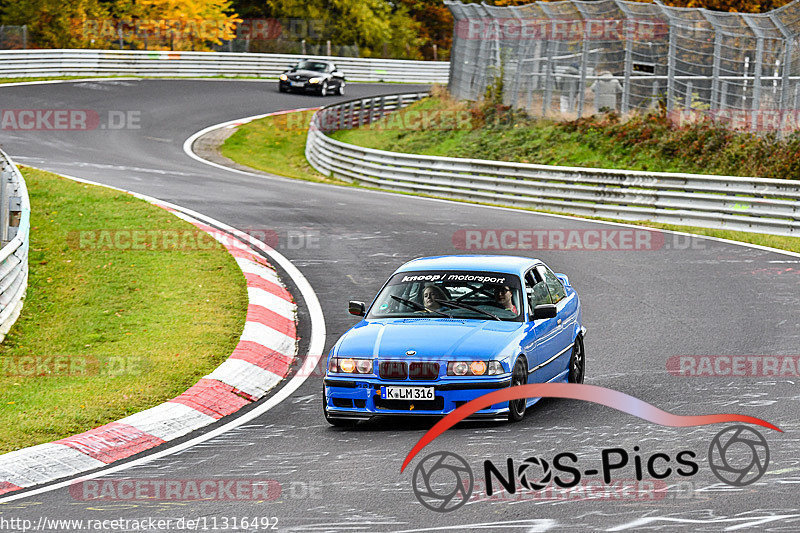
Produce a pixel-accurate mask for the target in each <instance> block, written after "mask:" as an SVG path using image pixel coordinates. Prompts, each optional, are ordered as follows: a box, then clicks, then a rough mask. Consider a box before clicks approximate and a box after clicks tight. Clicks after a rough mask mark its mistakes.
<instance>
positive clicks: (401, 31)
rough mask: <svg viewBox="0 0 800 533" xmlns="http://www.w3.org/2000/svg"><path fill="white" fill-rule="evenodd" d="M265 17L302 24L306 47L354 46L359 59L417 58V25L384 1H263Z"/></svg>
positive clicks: (405, 14) (402, 8)
mask: <svg viewBox="0 0 800 533" xmlns="http://www.w3.org/2000/svg"><path fill="white" fill-rule="evenodd" d="M266 5H267V8H268V12H269V15H270V16H272V17H275V18H288V19H299V20H303V21H305V23H306V30H305V34H304V35H298V37H299V38H304V39H305V40H306V41H307V42H308V43H310V44H324V43H325V41H328V40H330V41H331V42H332V43H334V44H347V45H349V44H355V45H357V46H358V49H359V53H360V55H362V56H365V57H369V56H377V55H381V54H383V53H384V52H386V53H388V54H389V55H393V56H397V55H401V56H408V55H409V54H410V55H412V56H414V55H419V52H418V47H419V44H420V43H421V39H420V38H419V37H418V33H419V29H420V28H419V24H417V23H416V22H415V21H414V20H413V19H412V18H411V17H410V16H409V15H408V11H407V10H406V8H405V7H403V6H402V5H395V4H391V3H389V2H388V1H385V0H266Z"/></svg>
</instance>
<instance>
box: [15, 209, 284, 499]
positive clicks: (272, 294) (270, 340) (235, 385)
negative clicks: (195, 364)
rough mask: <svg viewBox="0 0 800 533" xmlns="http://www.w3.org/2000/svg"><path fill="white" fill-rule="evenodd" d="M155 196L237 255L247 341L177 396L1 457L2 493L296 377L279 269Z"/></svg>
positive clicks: (163, 435) (155, 437)
mask: <svg viewBox="0 0 800 533" xmlns="http://www.w3.org/2000/svg"><path fill="white" fill-rule="evenodd" d="M137 196H140V195H137ZM146 199H147V198H146ZM148 200H150V201H151V202H152V203H154V204H155V205H158V206H159V207H162V208H164V209H167V210H169V211H170V212H172V213H173V214H174V215H175V216H177V217H179V218H182V219H184V220H186V221H187V222H189V223H191V224H193V225H194V226H196V227H197V228H199V229H201V230H203V231H205V232H207V233H209V234H210V235H211V236H212V237H214V238H215V239H216V240H217V241H219V242H220V243H221V244H222V245H223V246H224V247H225V248H226V249H227V250H228V252H230V253H231V255H233V256H234V258H235V259H236V262H237V264H238V265H239V267H240V268H241V270H242V273H243V274H244V276H245V279H246V282H247V294H248V298H249V305H248V308H247V317H246V321H245V326H244V331H243V333H242V335H241V338H240V340H239V344H238V345H237V346H236V348H235V349H234V351H233V353H232V354H231V355H230V357H229V358H228V360H226V361H225V362H224V363H222V364H221V365H220V366H218V367H217V368H216V369H215V370H214V371H213V372H212V373H211V374H209V375H207V376H205V377H203V378H202V379H200V381H198V382H197V383H196V384H195V385H194V386H192V387H191V388H190V389H189V390H187V391H186V392H184V393H183V394H181V395H180V396H177V397H176V398H173V399H171V400H169V401H167V402H165V403H162V404H160V405H157V406H155V407H152V408H150V409H147V410H145V411H142V412H140V413H136V414H134V415H131V416H128V417H126V418H123V419H121V420H118V421H116V422H111V423H109V424H105V425H103V426H100V427H97V428H94V429H92V430H89V431H86V432H84V433H81V434H78V435H73V436H71V437H67V438H64V439H60V440H57V441H55V442H50V443H46V444H40V445H37V446H32V447H30V448H24V449H22V450H17V451H14V452H11V453H7V454H4V455H0V494H4V493H8V492H12V491H15V490H20V489H23V488H28V487H32V486H35V485H41V484H43V483H48V482H50V481H53V480H56V479H60V478H63V477H67V476H74V475H76V474H80V473H81V472H86V471H89V470H93V469H95V468H99V467H102V466H104V465H107V464H109V463H112V462H114V461H118V460H120V459H125V458H127V457H130V456H132V455H135V454H137V453H139V452H142V451H145V450H148V449H150V448H153V447H155V446H158V445H160V444H163V443H165V442H168V441H170V440H174V439H177V438H179V437H182V436H184V435H186V434H188V433H190V432H192V431H194V430H196V429H199V428H202V427H204V426H207V425H209V424H212V423H214V422H216V421H217V420H219V419H220V418H222V417H223V416H226V415H229V414H232V413H235V412H236V411H238V410H239V409H241V408H242V407H244V406H245V405H248V404H250V403H252V402H254V401H257V400H258V399H259V398H262V397H263V396H264V395H265V394H266V393H267V392H268V391H269V390H271V389H272V388H274V387H275V386H276V385H277V384H278V383H280V382H281V381H282V380H283V379H284V378H285V377H286V376H287V375H288V373H289V370H290V368H291V366H292V363H293V362H294V359H295V356H296V355H297V340H298V339H297V330H296V325H295V316H296V313H297V306H296V305H295V303H294V300H293V298H292V295H291V294H289V291H287V290H286V287H285V286H284V285H283V284H282V283H281V281H280V279H279V278H278V275H277V274H276V272H275V269H274V268H272V267H271V266H270V264H269V263H268V262H267V261H266V259H264V258H263V257H262V256H260V255H258V254H256V253H254V252H253V251H252V250H251V249H250V248H249V247H248V246H246V245H245V244H243V243H242V242H241V241H239V240H238V239H236V238H234V237H233V236H232V235H231V233H228V232H225V231H220V230H218V229H216V228H214V227H212V226H210V225H208V224H205V223H203V222H200V221H199V220H197V219H195V218H192V217H191V216H188V215H186V214H184V213H182V212H179V211H176V210H175V209H172V208H171V207H169V206H167V205H163V204H161V203H159V202H157V201H152V199H148Z"/></svg>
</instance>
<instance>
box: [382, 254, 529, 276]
mask: <svg viewBox="0 0 800 533" xmlns="http://www.w3.org/2000/svg"><path fill="white" fill-rule="evenodd" d="M537 264H542V261H540V260H539V259H535V258H531V257H518V256H513V255H439V256H435V257H420V258H419V259H413V260H411V261H409V262H408V263H405V264H404V265H403V266H401V267H400V268H398V269H397V270H396V271H395V272H411V271H414V270H478V271H484V272H502V273H504V274H518V275H522V274H524V273H525V271H526V270H528V269H529V268H531V267H532V266H534V265H537Z"/></svg>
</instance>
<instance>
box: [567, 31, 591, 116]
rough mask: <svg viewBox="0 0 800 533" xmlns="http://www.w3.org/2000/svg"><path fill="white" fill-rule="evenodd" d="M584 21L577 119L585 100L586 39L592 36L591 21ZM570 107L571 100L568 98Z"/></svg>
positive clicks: (587, 40) (587, 45)
mask: <svg viewBox="0 0 800 533" xmlns="http://www.w3.org/2000/svg"><path fill="white" fill-rule="evenodd" d="M584 20H585V21H586V28H585V29H584V39H583V49H582V50H581V78H580V81H579V82H578V118H581V117H582V116H583V105H584V103H585V100H586V96H585V95H586V70H587V69H588V68H589V39H587V38H586V37H588V36H589V35H591V34H592V21H591V20H589V19H585V18H584ZM570 86H572V85H570ZM571 106H572V99H571V97H570V107H571ZM570 111H572V109H570Z"/></svg>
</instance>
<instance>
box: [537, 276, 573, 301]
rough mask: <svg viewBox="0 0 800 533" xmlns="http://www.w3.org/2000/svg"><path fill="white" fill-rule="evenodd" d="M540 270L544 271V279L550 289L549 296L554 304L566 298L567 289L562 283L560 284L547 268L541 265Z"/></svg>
mask: <svg viewBox="0 0 800 533" xmlns="http://www.w3.org/2000/svg"><path fill="white" fill-rule="evenodd" d="M541 270H542V271H543V272H544V280H545V283H546V284H547V288H548V290H549V291H550V297H551V298H552V299H553V303H554V304H556V303H558V302H560V301H561V300H563V299H564V298H566V297H567V291H566V289H564V285H562V284H561V280H560V279H558V278H557V277H556V275H555V274H553V272H552V271H551V270H550V269H549V268H544V267H543V268H542V269H541Z"/></svg>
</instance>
